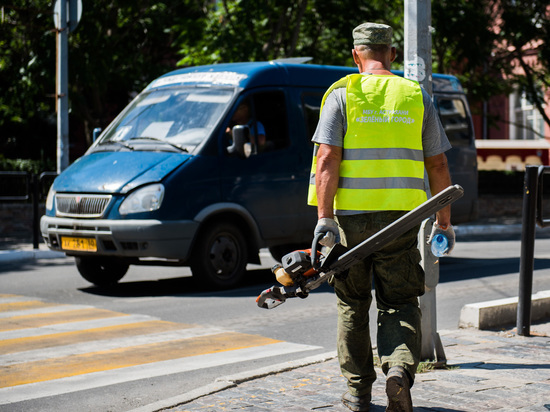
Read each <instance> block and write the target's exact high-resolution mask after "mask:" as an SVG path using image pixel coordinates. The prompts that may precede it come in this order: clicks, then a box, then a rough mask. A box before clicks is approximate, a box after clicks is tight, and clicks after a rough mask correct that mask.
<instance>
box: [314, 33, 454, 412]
mask: <svg viewBox="0 0 550 412" xmlns="http://www.w3.org/2000/svg"><path fill="white" fill-rule="evenodd" d="M391 37H392V29H391V27H390V26H387V25H384V24H376V23H364V24H361V25H360V26H358V27H356V28H355V29H354V30H353V39H354V49H353V50H352V54H353V59H354V61H355V63H356V64H357V67H358V69H359V74H353V75H349V76H346V77H345V78H343V79H341V80H339V81H338V82H336V83H335V84H333V85H332V86H331V87H330V88H329V90H328V91H327V92H326V94H325V96H324V98H323V104H322V107H321V116H320V120H319V124H318V126H317V130H316V131H315V135H314V137H313V141H314V142H315V143H316V144H315V150H314V157H313V166H312V176H311V182H310V188H309V194H308V203H309V204H310V205H315V206H317V210H318V217H319V221H318V223H317V226H316V228H315V234H316V235H317V234H319V233H323V234H325V236H324V238H323V240H322V241H321V243H322V244H324V245H326V246H329V247H330V246H332V245H334V244H335V243H337V242H339V241H340V239H341V241H342V244H343V245H344V246H347V247H348V248H351V247H353V246H356V245H357V244H359V243H361V242H362V241H363V240H365V239H367V238H368V237H370V236H371V235H373V234H374V233H376V232H377V231H379V230H380V229H382V228H384V227H385V226H387V225H388V224H390V223H391V222H393V221H395V220H397V219H398V218H399V217H401V216H402V215H403V214H405V213H406V212H407V211H410V210H412V209H414V208H415V207H416V206H418V205H420V204H421V203H422V202H424V201H425V200H426V198H427V196H426V192H425V186H424V169H426V172H427V175H428V179H429V184H430V189H431V192H432V194H436V193H438V192H440V191H441V190H443V189H445V188H446V187H448V186H449V185H450V184H451V178H450V175H449V170H448V165H447V158H446V156H445V154H444V152H445V151H447V150H448V149H450V147H451V145H450V143H449V141H448V139H447V136H446V135H445V132H444V130H443V128H442V126H441V123H440V121H439V117H438V115H437V113H436V110H435V108H434V106H433V103H432V101H431V98H430V96H429V95H428V93H427V92H426V91H425V90H423V89H422V88H421V87H420V86H419V84H418V83H417V82H415V81H412V80H408V79H404V78H402V77H400V76H396V75H393V74H392V73H391V72H390V66H391V63H392V62H393V60H394V59H395V54H396V50H395V47H392V46H391ZM418 231H419V227H416V228H414V229H412V230H410V231H409V232H408V233H406V234H405V235H403V236H401V237H399V238H396V239H395V240H394V241H392V242H391V243H389V244H388V245H387V246H385V247H384V248H383V249H381V250H380V251H378V252H376V253H374V254H372V255H371V256H369V257H368V258H367V259H365V260H364V261H362V262H360V263H358V264H356V265H355V266H353V267H352V268H351V269H350V270H349V273H348V275H347V277H345V278H336V279H331V281H330V283H331V285H332V286H333V287H334V290H335V292H336V296H337V304H338V330H337V347H338V359H339V362H340V367H341V370H342V373H343V375H344V377H345V378H346V379H347V383H348V391H347V392H346V393H345V394H344V395H343V396H342V402H343V403H344V404H345V405H346V406H347V407H348V408H349V409H351V410H352V411H368V410H369V407H370V402H371V389H372V384H373V382H374V381H375V379H376V372H375V370H374V365H373V353H372V346H371V340H370V333H369V307H370V305H371V301H372V294H371V287H372V283H373V279H374V286H375V292H376V305H377V309H378V319H377V324H378V333H377V350H378V355H379V357H380V362H381V366H382V370H383V372H384V373H385V374H386V393H387V396H388V406H387V409H386V410H387V411H412V410H413V408H412V400H411V395H410V387H411V386H412V384H413V382H414V376H415V371H416V367H417V366H418V363H419V361H420V359H419V358H420V349H421V335H420V333H421V332H420V327H421V326H420V322H421V313H420V309H419V303H418V296H420V295H422V294H423V293H424V272H423V270H422V268H421V266H420V264H419V262H420V252H419V251H418V249H417V234H418ZM436 231H437V232H443V233H445V235H446V236H447V238H448V239H449V244H450V247H449V251H448V252H450V250H451V249H452V246H453V245H454V239H455V236H454V231H453V229H452V226H451V211H450V207H446V208H445V209H442V210H441V211H440V212H438V213H437V216H436V225H434V231H433V232H432V237H433V235H434V233H435V232H436ZM448 252H447V253H448Z"/></svg>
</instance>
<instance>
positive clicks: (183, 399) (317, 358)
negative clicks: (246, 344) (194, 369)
mask: <svg viewBox="0 0 550 412" xmlns="http://www.w3.org/2000/svg"><path fill="white" fill-rule="evenodd" d="M335 358H336V351H331V352H326V353H322V354H319V355H314V356H310V357H307V358H304V359H298V360H294V361H288V362H283V363H279V364H276V365H272V366H267V367H265V368H260V369H256V370H251V371H247V372H242V373H237V374H235V375H228V376H224V377H221V378H218V379H216V381H215V382H214V383H212V384H210V385H205V386H203V387H201V388H197V389H194V390H192V391H189V392H187V393H184V394H182V395H178V396H174V397H172V398H167V399H163V400H161V401H158V402H154V403H151V404H149V405H145V406H141V407H139V408H136V409H132V410H130V411H128V412H157V411H161V410H162V409H168V408H173V407H176V406H178V405H182V404H185V403H189V402H191V401H194V400H195V399H197V398H202V397H203V396H208V395H212V394H213V393H216V392H220V391H223V390H225V389H229V388H234V387H236V386H237V385H239V384H240V383H243V382H247V381H250V380H253V379H258V378H263V377H265V376H268V375H274V374H277V373H282V372H287V371H290V370H293V369H298V368H301V367H304V366H308V365H313V364H316V363H322V362H326V361H329V360H332V359H335Z"/></svg>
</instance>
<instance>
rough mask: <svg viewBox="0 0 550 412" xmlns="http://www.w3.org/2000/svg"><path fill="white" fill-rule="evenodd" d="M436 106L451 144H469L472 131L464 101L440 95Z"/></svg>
mask: <svg viewBox="0 0 550 412" xmlns="http://www.w3.org/2000/svg"><path fill="white" fill-rule="evenodd" d="M436 106H437V109H438V111H439V117H440V119H441V124H442V125H443V128H444V129H445V133H446V134H447V137H448V138H449V141H450V142H451V145H456V144H469V143H470V140H471V139H472V132H471V130H470V121H469V119H468V112H467V111H466V107H465V105H464V101H462V100H461V99H455V98H452V97H438V98H437V99H436Z"/></svg>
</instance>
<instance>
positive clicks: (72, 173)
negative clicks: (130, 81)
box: [40, 61, 477, 288]
mask: <svg viewBox="0 0 550 412" xmlns="http://www.w3.org/2000/svg"><path fill="white" fill-rule="evenodd" d="M356 72H357V70H356V69H353V68H346V67H332V66H318V65H311V64H297V63H292V62H285V61H272V62H257V63H234V64H219V65H212V66H203V67H192V68H187V69H181V70H176V71H173V72H170V73H167V74H166V75H164V76H161V77H159V78H158V79H156V80H154V81H153V82H152V83H151V84H149V86H147V87H146V88H145V90H143V92H141V93H140V94H139V95H138V96H137V97H136V98H135V99H134V100H133V101H132V102H131V103H130V104H129V105H128V106H127V107H126V108H125V109H124V110H123V111H122V113H121V114H120V115H119V116H118V117H117V118H116V119H115V120H114V121H113V122H112V123H111V124H110V125H109V126H108V127H107V128H106V129H105V131H104V132H103V133H102V134H101V135H100V136H99V138H98V139H96V140H95V141H94V144H93V145H92V146H91V147H90V148H89V150H88V151H87V152H86V153H85V155H84V156H82V157H81V158H80V159H78V160H77V161H75V162H74V163H73V164H72V165H71V166H70V167H68V168H67V169H66V170H65V171H64V172H63V173H61V174H60V175H59V176H58V177H57V178H56V179H55V181H54V183H53V185H52V187H51V189H50V192H49V195H48V198H47V200H46V214H45V216H43V217H42V219H41V222H40V227H41V232H42V236H43V238H44V240H45V242H46V244H47V245H48V246H49V247H50V248H51V249H52V250H57V251H63V252H65V253H66V254H67V255H68V256H74V257H75V259H76V266H77V268H78V271H79V272H80V274H81V275H82V276H83V277H84V278H85V279H86V280H88V281H89V282H91V283H93V284H96V285H99V286H109V285H112V284H115V283H116V282H118V281H119V280H120V279H121V278H122V277H123V276H124V275H125V274H126V272H127V270H128V268H129V266H130V265H138V264H148V265H151V264H158V265H181V266H190V267H191V271H192V273H193V276H194V277H196V278H197V279H198V280H199V281H200V282H202V283H204V284H205V285H207V286H208V287H210V288H229V287H233V286H235V285H236V284H238V283H239V281H240V280H241V279H242V277H243V276H244V274H245V270H246V265H247V264H248V263H260V259H259V250H260V249H261V248H269V251H270V252H271V254H272V255H273V257H274V258H275V259H280V257H281V256H283V255H284V254H285V253H287V252H289V251H291V250H293V249H295V248H297V247H303V246H304V245H308V244H309V243H310V242H311V237H312V233H313V228H314V227H315V223H316V210H315V208H312V207H310V206H307V205H306V194H307V188H308V179H309V171H310V165H311V156H312V147H313V146H312V143H311V141H310V140H311V137H312V135H313V133H314V131H315V127H316V124H317V120H318V117H319V107H320V102H321V98H322V96H323V94H324V92H325V91H326V89H327V88H328V87H329V86H330V85H331V84H332V83H333V82H334V81H336V80H338V79H339V78H341V77H343V76H345V75H347V74H350V73H356ZM433 84H434V99H435V101H436V105H437V107H438V110H439V112H440V114H441V119H442V121H443V124H444V125H445V128H446V130H447V133H448V134H449V137H450V138H451V142H452V144H453V146H454V148H453V149H452V151H451V152H450V153H449V154H448V157H449V160H450V164H451V170H452V172H453V178H454V182H453V183H458V184H460V185H462V186H463V187H464V188H465V191H466V195H465V196H464V198H463V199H461V201H459V202H457V203H458V204H457V205H456V206H454V213H453V220H454V222H459V221H466V220H470V219H472V218H473V217H475V211H476V203H477V167H476V153H475V146H474V136H473V128H472V124H471V116H470V112H469V108H468V104H467V101H466V98H465V95H464V92H463V90H462V87H461V86H460V83H459V82H458V80H457V79H456V78H455V77H452V76H438V75H434V83H433Z"/></svg>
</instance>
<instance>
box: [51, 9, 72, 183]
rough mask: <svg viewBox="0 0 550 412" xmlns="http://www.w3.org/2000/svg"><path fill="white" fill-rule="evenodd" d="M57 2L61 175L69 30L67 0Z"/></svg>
mask: <svg viewBox="0 0 550 412" xmlns="http://www.w3.org/2000/svg"><path fill="white" fill-rule="evenodd" d="M57 2H58V4H59V8H58V10H57V22H56V28H57V86H56V87H57V90H56V96H57V173H61V172H62V171H63V170H65V169H66V168H67V166H69V82H68V75H69V61H68V50H67V49H68V47H69V42H68V38H69V29H68V24H67V23H68V15H67V14H68V13H67V0H57ZM54 18H55V16H54Z"/></svg>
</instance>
